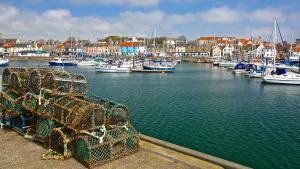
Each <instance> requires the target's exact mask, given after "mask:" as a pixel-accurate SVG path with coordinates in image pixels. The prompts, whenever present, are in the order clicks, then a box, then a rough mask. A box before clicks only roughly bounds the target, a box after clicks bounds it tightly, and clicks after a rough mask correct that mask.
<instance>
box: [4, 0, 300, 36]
mask: <svg viewBox="0 0 300 169" xmlns="http://www.w3.org/2000/svg"><path fill="white" fill-rule="evenodd" d="M299 9H300V0H289V1H287V0H285V1H283V0H235V1H234V0H9V1H7V0H6V1H5V0H0V12H1V13H2V14H4V15H2V16H0V32H1V33H2V34H3V36H4V37H19V38H21V39H24V40H28V39H40V38H45V39H47V38H54V39H64V38H66V37H68V36H70V35H72V36H76V37H78V38H81V39H86V38H90V39H97V38H102V37H105V36H107V35H112V34H114V35H121V36H148V37H149V36H151V35H152V32H153V30H154V28H156V29H157V34H158V35H159V36H163V35H165V36H179V35H185V36H187V37H188V38H189V39H195V38H198V37H199V36H205V35H217V36H238V37H250V36H251V32H253V34H254V36H262V37H265V38H267V37H268V36H269V35H270V34H271V30H272V22H273V20H274V18H275V17H277V18H278V20H279V24H280V28H281V31H282V33H283V35H284V39H285V40H289V41H290V38H291V34H292V32H293V34H294V37H295V38H296V37H299V36H300V33H299V30H300V17H299V16H300V10H299Z"/></svg>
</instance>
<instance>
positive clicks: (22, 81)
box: [10, 71, 28, 94]
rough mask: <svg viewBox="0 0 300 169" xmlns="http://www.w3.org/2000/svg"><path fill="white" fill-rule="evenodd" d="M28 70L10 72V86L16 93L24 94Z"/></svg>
mask: <svg viewBox="0 0 300 169" xmlns="http://www.w3.org/2000/svg"><path fill="white" fill-rule="evenodd" d="M27 83H28V72H27V71H26V72H12V74H11V78H10V88H11V90H12V91H14V92H16V93H18V94H24V93H25V92H26V91H27V89H28V88H27Z"/></svg>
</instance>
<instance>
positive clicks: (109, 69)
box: [96, 64, 131, 73]
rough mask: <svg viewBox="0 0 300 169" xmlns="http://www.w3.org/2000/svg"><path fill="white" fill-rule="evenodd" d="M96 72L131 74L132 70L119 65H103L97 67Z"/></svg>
mask: <svg viewBox="0 0 300 169" xmlns="http://www.w3.org/2000/svg"><path fill="white" fill-rule="evenodd" d="M96 71H97V72H103V73H129V72H130V71H131V68H130V67H127V66H122V65H119V64H103V65H99V66H97V67H96Z"/></svg>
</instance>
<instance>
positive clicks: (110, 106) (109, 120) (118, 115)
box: [85, 96, 130, 126]
mask: <svg viewBox="0 0 300 169" xmlns="http://www.w3.org/2000/svg"><path fill="white" fill-rule="evenodd" d="M85 99H86V100H87V101H90V102H93V103H95V104H100V105H102V106H104V107H105V109H106V125H112V126H122V125H125V124H127V123H129V122H130V117H129V111H128V108H127V107H126V106H124V105H122V104H119V103H116V102H113V101H110V100H108V99H104V98H101V97H98V96H91V97H86V98H85Z"/></svg>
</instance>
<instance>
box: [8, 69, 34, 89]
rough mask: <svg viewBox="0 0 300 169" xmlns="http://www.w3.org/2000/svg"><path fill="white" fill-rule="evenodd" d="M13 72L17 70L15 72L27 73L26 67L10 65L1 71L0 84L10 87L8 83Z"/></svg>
mask: <svg viewBox="0 0 300 169" xmlns="http://www.w3.org/2000/svg"><path fill="white" fill-rule="evenodd" d="M13 72H17V73H21V74H23V73H25V74H26V73H28V68H12V67H8V68H5V69H4V70H3V73H2V86H3V87H4V88H5V87H7V88H9V87H10V83H11V74H12V73H13Z"/></svg>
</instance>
